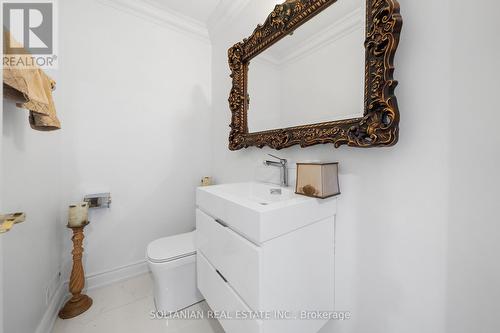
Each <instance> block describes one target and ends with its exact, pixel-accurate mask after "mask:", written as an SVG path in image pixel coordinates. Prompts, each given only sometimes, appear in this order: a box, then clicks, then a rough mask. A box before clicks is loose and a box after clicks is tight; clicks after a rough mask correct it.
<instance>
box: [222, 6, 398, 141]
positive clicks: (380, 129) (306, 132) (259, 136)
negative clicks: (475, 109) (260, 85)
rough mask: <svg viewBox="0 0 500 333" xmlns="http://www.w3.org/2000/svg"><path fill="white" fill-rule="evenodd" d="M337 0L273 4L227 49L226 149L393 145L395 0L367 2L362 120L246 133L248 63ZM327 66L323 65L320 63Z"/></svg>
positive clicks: (395, 114) (395, 118) (395, 136)
mask: <svg viewBox="0 0 500 333" xmlns="http://www.w3.org/2000/svg"><path fill="white" fill-rule="evenodd" d="M335 2H337V0H287V1H285V2H284V3H283V4H281V5H277V6H276V7H275V8H274V10H273V12H272V13H271V14H270V15H269V16H268V18H267V20H266V21H265V23H264V24H263V25H258V26H257V28H256V29H255V30H254V32H253V34H252V35H251V36H250V37H248V38H246V39H244V40H243V41H242V42H239V43H237V44H235V45H234V46H233V47H231V48H230V49H229V51H228V55H229V67H230V69H231V78H232V81H233V86H232V89H231V93H230V95H229V108H230V109H231V112H232V119H231V125H230V127H231V133H230V135H229V149H230V150H239V149H242V148H248V147H251V146H256V147H259V148H262V147H264V146H268V147H271V148H273V149H277V150H279V149H283V148H287V147H290V146H294V145H300V146H301V147H308V146H312V145H317V144H326V143H333V144H334V145H335V147H336V148H338V147H340V146H341V145H349V146H351V147H362V148H367V147H381V146H392V145H395V144H396V143H397V141H398V137H399V109H398V104H397V99H396V96H395V95H394V90H395V88H396V86H397V84H398V82H397V81H395V80H394V79H393V73H394V55H395V53H396V50H397V47H398V43H399V34H400V32H401V28H402V25H403V19H402V17H401V15H400V9H399V3H398V2H397V0H366V39H365V100H364V104H365V110H364V116H363V117H361V118H353V119H346V120H339V121H332V122H324V123H318V124H311V125H303V126H295V127H289V128H283V129H274V130H269V131H262V132H255V133H249V131H248V121H247V115H248V114H247V113H248V105H249V96H248V92H247V87H248V66H249V64H250V61H251V60H252V59H253V58H255V57H256V56H257V55H259V54H260V53H262V52H263V51H264V50H266V49H267V48H269V47H271V46H272V45H273V44H275V43H277V42H278V41H279V40H281V39H282V38H284V37H286V36H288V35H289V34H290V33H292V32H293V31H294V30H295V29H297V28H298V27H300V26H301V25H302V24H304V23H306V22H307V21H308V20H310V19H311V18H313V17H314V16H315V15H317V14H319V13H320V12H322V11H323V10H325V9H327V8H328V7H329V6H330V5H332V4H334V3H335ZM325 66H326V64H325Z"/></svg>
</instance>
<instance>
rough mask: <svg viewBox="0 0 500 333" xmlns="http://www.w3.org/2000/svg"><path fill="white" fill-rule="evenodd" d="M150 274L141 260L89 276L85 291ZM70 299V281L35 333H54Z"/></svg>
mask: <svg viewBox="0 0 500 333" xmlns="http://www.w3.org/2000/svg"><path fill="white" fill-rule="evenodd" d="M147 272H149V267H148V264H147V262H146V261H145V260H141V261H138V262H135V263H132V264H129V265H125V266H121V267H116V268H113V269H110V270H106V271H102V272H98V273H94V274H90V275H87V278H86V281H85V290H93V289H97V288H101V287H105V286H107V285H110V284H113V283H116V282H120V281H123V280H127V279H130V278H133V277H136V276H138V275H142V274H145V273H147ZM68 297H69V292H68V281H66V282H63V283H61V284H60V285H59V287H58V288H57V291H56V293H55V294H54V297H52V301H51V302H50V304H49V307H48V308H47V311H45V314H44V316H43V318H42V321H41V322H40V324H39V325H38V328H37V330H36V332H35V333H52V329H53V328H54V323H55V322H56V319H57V314H58V312H59V309H60V308H61V307H62V305H63V303H64V301H65V300H66V299H67V298H68Z"/></svg>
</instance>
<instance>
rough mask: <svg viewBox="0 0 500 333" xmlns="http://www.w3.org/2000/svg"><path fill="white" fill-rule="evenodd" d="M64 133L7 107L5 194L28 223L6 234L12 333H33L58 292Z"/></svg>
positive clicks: (7, 316)
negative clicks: (33, 124) (35, 125)
mask: <svg viewBox="0 0 500 333" xmlns="http://www.w3.org/2000/svg"><path fill="white" fill-rule="evenodd" d="M61 137H62V136H61V133H57V132H37V131H33V130H32V129H31V128H30V126H29V122H28V113H27V111H26V110H22V109H18V108H17V107H15V105H14V103H12V102H5V101H4V103H3V136H2V138H3V140H2V141H3V142H2V146H3V147H2V148H3V152H2V155H1V160H2V161H1V162H2V169H3V170H2V173H1V174H0V178H1V179H2V186H1V196H2V197H3V207H2V208H3V210H2V211H5V212H17V211H23V212H25V213H26V214H27V219H26V222H24V223H22V224H19V225H16V226H15V227H14V228H13V229H12V230H11V231H10V232H9V233H6V234H4V235H1V236H0V237H1V238H2V242H3V249H2V256H3V261H4V262H3V266H4V267H3V269H4V274H3V291H4V304H5V308H4V324H5V332H6V333H14V332H15V333H33V332H35V330H36V328H37V326H38V324H39V322H40V320H41V319H42V316H43V315H44V313H45V311H46V309H47V305H48V304H47V302H46V289H47V288H51V289H50V290H51V291H50V293H51V294H53V293H54V292H55V289H56V286H57V283H58V272H59V270H60V269H59V267H60V266H59V264H60V259H61V234H62V228H61V223H60V220H59V216H60V202H61V184H60V180H61V178H60V175H61V170H62V165H61Z"/></svg>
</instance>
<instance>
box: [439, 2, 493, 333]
mask: <svg viewBox="0 0 500 333" xmlns="http://www.w3.org/2000/svg"><path fill="white" fill-rule="evenodd" d="M468 5H470V3H468V2H466V1H463V0H458V1H457V0H454V1H452V2H451V15H452V18H453V20H452V29H453V34H452V39H451V42H452V49H451V55H452V57H451V59H452V63H451V66H452V69H453V70H452V72H451V76H452V86H451V92H452V96H451V97H452V105H451V108H452V110H453V117H452V118H451V122H450V126H451V133H450V137H449V140H450V141H451V142H452V149H451V163H450V175H451V182H450V184H451V186H450V196H451V200H450V207H449V208H450V220H449V226H448V228H449V231H448V249H447V250H448V254H449V256H448V262H447V267H448V274H447V304H448V309H447V319H448V320H447V322H448V332H450V333H451V332H453V333H468V332H481V333H493V332H499V331H500V324H499V322H498V313H499V312H500V303H499V302H498V300H499V299H500V260H499V253H500V244H499V241H498V239H499V236H500V235H499V234H500V228H499V225H498V221H499V218H498V198H499V194H498V189H499V188H500V176H499V175H498V170H500V154H499V148H498V147H499V145H500V134H499V131H498V128H497V124H498V122H499V121H500V113H499V108H498V93H499V91H500V83H499V81H498V78H499V77H500V69H499V67H498V64H497V63H498V59H500V47H499V46H498V43H497V42H496V41H498V32H499V31H500V22H499V20H498V15H497V14H496V13H498V11H499V10H500V5H499V4H498V2H494V1H490V0H481V1H475V2H474V7H476V8H478V9H479V10H478V15H477V16H472V17H471V16H470V15H469V14H470V13H467V11H465V10H464V8H466V6H468Z"/></svg>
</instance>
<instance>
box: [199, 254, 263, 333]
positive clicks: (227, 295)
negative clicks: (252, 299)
mask: <svg viewBox="0 0 500 333" xmlns="http://www.w3.org/2000/svg"><path fill="white" fill-rule="evenodd" d="M196 265H197V272H198V289H200V291H201V293H202V294H203V296H205V298H206V300H207V302H208V305H210V307H211V308H212V310H214V311H216V312H224V313H226V314H227V313H229V314H230V315H231V316H235V313H236V312H239V313H249V312H250V311H251V310H250V309H249V308H248V307H247V306H246V305H245V303H244V302H243V301H242V300H241V299H240V298H239V296H238V295H237V294H236V293H235V292H234V291H233V290H232V289H231V287H230V286H229V285H228V283H227V282H226V281H224V278H223V276H221V275H220V274H219V273H218V272H217V270H216V269H215V268H214V267H213V266H212V265H211V264H210V263H209V262H208V260H207V259H206V258H205V256H204V255H203V254H200V253H199V252H198V253H197V255H196ZM224 316H225V315H224ZM219 322H220V323H221V325H222V326H223V327H224V330H225V331H226V333H260V332H261V325H262V322H261V321H259V320H236V319H222V318H221V319H219Z"/></svg>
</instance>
